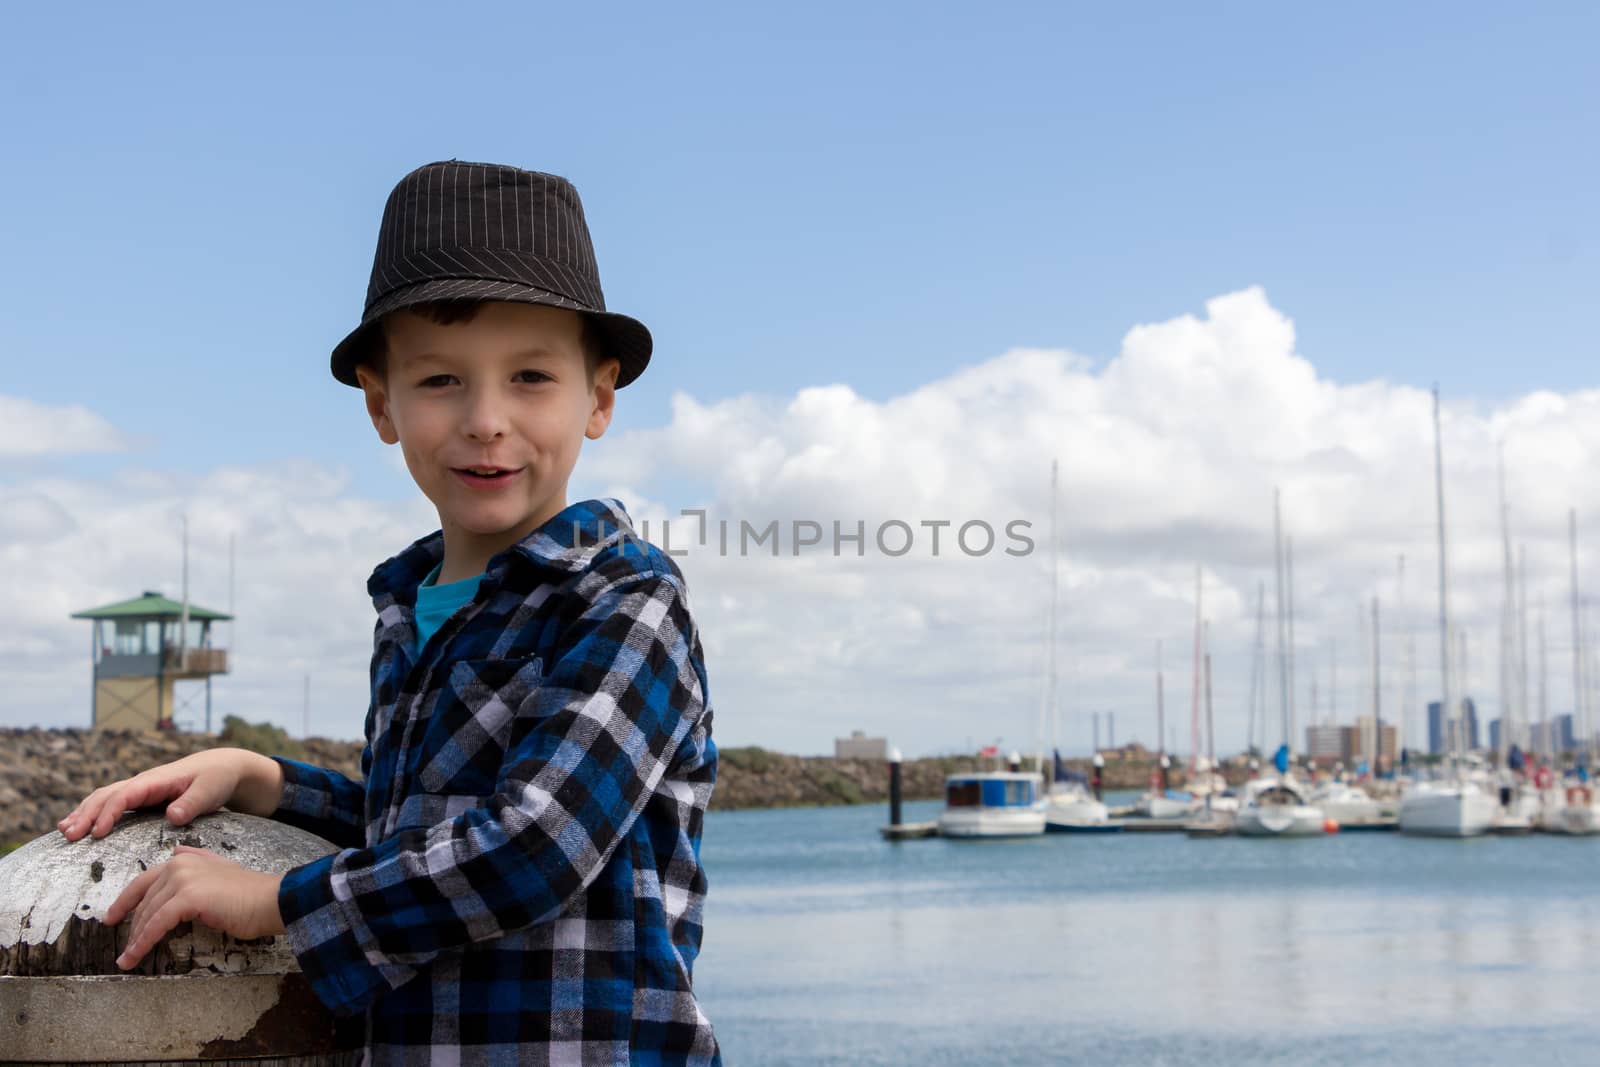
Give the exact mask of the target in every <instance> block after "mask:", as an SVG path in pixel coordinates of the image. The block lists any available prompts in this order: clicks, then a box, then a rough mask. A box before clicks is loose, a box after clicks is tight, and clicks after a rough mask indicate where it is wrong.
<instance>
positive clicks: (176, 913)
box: [105, 845, 284, 971]
mask: <svg viewBox="0 0 1600 1067" xmlns="http://www.w3.org/2000/svg"><path fill="white" fill-rule="evenodd" d="M282 881H283V875H281V874H262V873H261V872H260V871H251V870H247V869H245V868H244V867H241V866H239V865H238V864H237V863H234V862H233V861H232V860H228V859H223V858H222V857H221V856H218V855H216V854H215V853H212V852H207V851H206V850H205V849H203V848H190V847H189V846H188V845H179V846H178V847H177V848H175V849H173V850H172V858H171V859H170V860H168V861H167V862H165V863H163V864H161V865H160V866H157V867H152V868H150V869H149V870H148V871H145V872H144V873H143V874H141V875H139V877H137V878H135V879H134V880H133V881H131V882H129V883H128V888H126V889H124V890H123V891H122V895H121V896H119V897H117V899H116V900H115V901H114V902H112V905H111V907H110V908H109V909H107V911H106V917H105V924H106V925H107V926H115V925H117V924H118V923H120V922H121V921H122V920H123V919H124V918H126V917H127V915H128V914H129V913H130V912H131V913H132V914H133V928H132V930H131V931H130V932H129V935H128V944H127V947H126V948H124V949H123V950H122V955H120V956H118V957H117V966H118V967H121V968H122V969H123V970H125V971H126V970H129V969H130V968H132V967H134V966H136V965H137V964H138V962H139V961H140V960H141V959H143V958H144V956H145V953H147V952H149V951H150V950H151V949H152V948H154V947H155V946H156V943H157V942H159V941H160V940H161V939H162V938H163V937H165V936H166V935H167V933H168V932H169V931H170V930H171V929H172V928H173V927H175V926H177V925H178V924H179V923H181V922H188V921H194V922H198V923H201V924H203V925H205V926H209V927H211V928H213V929H216V930H222V931H224V932H226V933H229V934H232V935H233V936H234V937H236V938H239V939H240V940H249V939H250V938H254V937H266V936H268V935H269V934H281V933H283V932H284V930H283V915H282V913H281V912H279V911H278V886H279V884H280V883H281V882H282Z"/></svg>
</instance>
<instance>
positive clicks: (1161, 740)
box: [1156, 641, 1167, 792]
mask: <svg viewBox="0 0 1600 1067" xmlns="http://www.w3.org/2000/svg"><path fill="white" fill-rule="evenodd" d="M1165 690H1166V683H1165V681H1164V680H1163V679H1162V677H1161V642H1160V641H1157V642H1156V777H1157V780H1158V781H1159V782H1160V788H1161V791H1162V792H1166V789H1167V747H1166V736H1167V707H1166V704H1167V701H1166V692H1165Z"/></svg>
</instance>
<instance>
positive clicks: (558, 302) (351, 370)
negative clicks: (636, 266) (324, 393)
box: [329, 278, 653, 389]
mask: <svg viewBox="0 0 1600 1067" xmlns="http://www.w3.org/2000/svg"><path fill="white" fill-rule="evenodd" d="M435 300H505V301H508V302H510V303H514V304H539V305H542V306H544V307H557V308H566V309H567V310H569V311H576V312H578V313H579V314H582V315H586V316H588V318H589V319H590V320H591V321H592V322H593V323H594V325H595V328H596V329H597V330H598V331H599V333H600V335H601V337H602V339H603V343H604V346H605V350H604V353H603V354H604V355H606V356H615V357H616V359H617V362H618V363H620V364H621V369H620V370H619V372H618V373H617V388H618V389H620V388H622V387H623V386H625V385H627V384H628V383H629V382H631V381H633V380H634V379H635V378H637V377H639V375H640V374H643V373H644V368H645V367H646V365H648V364H649V362H650V352H651V349H652V347H653V342H652V340H651V337H650V331H649V330H648V329H646V328H645V325H644V323H642V322H640V321H639V320H637V319H631V318H629V317H628V316H626V315H619V314H617V313H616V312H614V311H595V310H594V309H593V308H589V307H586V306H584V305H583V304H580V303H578V302H577V301H576V300H570V299H568V298H567V297H564V296H562V295H560V294H559V293H552V292H549V291H548V290H545V289H540V288H537V287H536V286H532V285H522V284H520V283H518V282H500V281H486V280H484V279H480V278H436V279H433V280H431V281H425V282H418V283H417V284H416V285H408V286H406V287H405V288H403V289H396V290H395V291H394V292H392V293H389V294H388V295H386V296H385V297H384V298H383V299H381V300H379V301H378V302H377V303H375V304H373V305H372V306H371V307H370V308H368V309H367V311H366V314H364V315H363V316H362V317H361V325H360V326H357V327H356V328H355V329H354V330H351V331H350V334H349V335H348V336H347V337H345V339H344V340H343V341H340V342H339V343H338V344H337V345H335V346H334V349H333V355H332V356H331V357H330V359H329V368H330V369H331V370H332V371H333V376H334V377H335V378H337V379H338V380H339V381H341V382H343V383H344V384H345V385H350V386H356V387H358V388H359V386H360V384H361V383H360V382H358V381H357V380H356V366H357V364H359V363H360V362H361V359H362V357H363V356H364V355H366V354H367V353H368V352H369V351H370V350H371V344H372V342H373V340H374V338H373V334H374V332H375V331H376V330H377V329H378V320H379V319H381V318H383V316H385V315H387V314H389V312H391V311H399V310H401V309H402V308H408V307H415V306H416V305H417V304H426V303H430V302H432V301H435Z"/></svg>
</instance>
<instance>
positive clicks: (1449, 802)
mask: <svg viewBox="0 0 1600 1067" xmlns="http://www.w3.org/2000/svg"><path fill="white" fill-rule="evenodd" d="M1499 808H1500V800H1499V798H1498V797H1496V796H1494V795H1493V794H1491V793H1489V792H1488V791H1486V790H1485V789H1484V788H1483V786H1481V785H1479V784H1478V783H1477V782H1474V781H1472V780H1471V779H1468V778H1458V779H1455V780H1443V781H1432V782H1418V783H1416V784H1415V785H1413V786H1412V787H1411V788H1410V789H1407V790H1406V792H1405V795H1404V796H1402V797H1401V798H1400V832H1401V833H1405V834H1421V835H1425V836H1429V837H1477V836H1478V835H1479V834H1484V833H1488V831H1489V827H1490V826H1491V825H1493V823H1494V820H1495V814H1496V813H1497V812H1498V811H1499Z"/></svg>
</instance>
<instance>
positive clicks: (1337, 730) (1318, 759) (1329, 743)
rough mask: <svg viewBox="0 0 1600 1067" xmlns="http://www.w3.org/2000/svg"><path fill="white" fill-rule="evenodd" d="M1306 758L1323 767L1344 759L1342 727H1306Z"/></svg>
mask: <svg viewBox="0 0 1600 1067" xmlns="http://www.w3.org/2000/svg"><path fill="white" fill-rule="evenodd" d="M1306 756H1307V758H1309V759H1310V760H1311V762H1313V763H1317V764H1320V765H1322V766H1324V767H1328V766H1332V765H1333V763H1334V762H1335V761H1336V760H1342V759H1344V727H1342V726H1315V725H1313V726H1307V727H1306Z"/></svg>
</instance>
